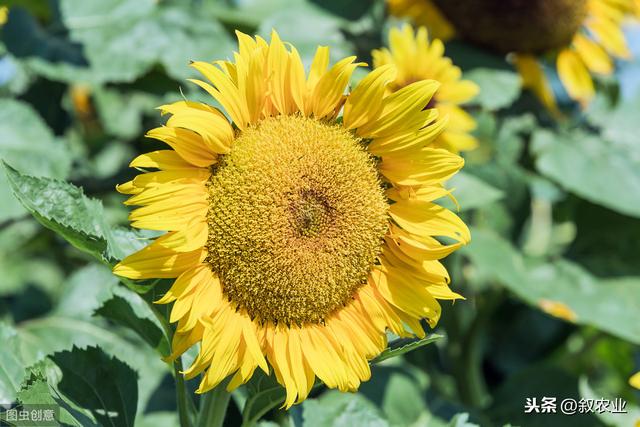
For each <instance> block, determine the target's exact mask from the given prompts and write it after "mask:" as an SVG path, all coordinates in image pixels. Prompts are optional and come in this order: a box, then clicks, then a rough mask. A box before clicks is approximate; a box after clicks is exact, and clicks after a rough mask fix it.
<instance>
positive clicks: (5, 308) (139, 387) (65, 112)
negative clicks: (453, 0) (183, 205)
mask: <svg viewBox="0 0 640 427" xmlns="http://www.w3.org/2000/svg"><path fill="white" fill-rule="evenodd" d="M8 6H10V13H9V17H8V21H7V22H6V23H5V24H4V26H3V27H2V28H1V30H0V31H1V33H2V37H1V42H0V158H2V159H3V160H4V161H5V162H6V163H7V164H8V165H10V166H11V167H13V168H15V170H13V169H11V168H7V174H6V175H5V173H4V171H3V172H2V173H0V272H1V273H0V342H1V343H2V344H1V346H0V403H10V402H14V401H19V402H27V403H45V402H46V403H53V402H55V403H57V404H59V405H61V406H62V407H63V410H62V415H63V421H64V422H65V423H66V424H69V425H118V426H119V425H126V426H128V425H135V426H175V425H178V418H177V417H178V416H177V413H176V385H175V381H174V379H173V374H174V372H173V370H172V369H171V367H170V366H168V365H166V364H165V363H163V362H162V360H161V359H160V357H159V355H158V353H160V354H166V351H167V348H168V344H167V339H166V335H167V333H168V332H167V331H166V330H165V329H163V328H166V325H163V324H162V323H160V322H159V321H158V320H157V318H156V316H154V313H152V312H151V310H150V308H149V306H148V305H147V304H146V303H145V300H147V301H148V300H151V299H153V298H154V296H155V295H154V294H156V293H160V292H162V287H163V286H166V285H165V284H164V283H160V284H158V285H157V286H155V287H153V288H152V287H151V286H148V285H149V284H146V285H145V284H143V285H134V284H132V283H126V284H125V285H126V286H123V285H122V284H118V280H117V279H116V278H115V277H114V276H113V275H111V273H110V271H109V268H108V266H109V265H110V264H111V263H112V262H113V261H114V260H117V259H120V258H121V257H122V256H123V255H124V254H126V253H129V252H131V251H133V250H134V249H135V248H139V247H140V246H143V245H144V244H145V240H144V238H145V237H150V235H149V234H144V233H135V232H133V231H131V230H129V229H128V228H127V225H126V224H127V221H126V219H127V210H126V209H125V207H124V206H123V205H122V201H123V198H122V197H121V196H120V195H119V194H117V193H116V192H115V191H114V186H115V185H116V184H117V183H122V182H124V181H127V180H129V179H131V177H132V176H133V173H134V172H133V171H132V170H130V169H129V168H128V167H127V164H128V162H129V161H130V159H132V158H133V157H134V156H135V155H136V153H141V152H146V151H151V150H153V149H158V148H159V147H160V146H159V145H158V144H157V143H155V142H153V141H151V140H146V139H144V138H143V134H144V132H145V130H147V129H150V128H152V127H154V126H157V125H158V124H159V123H160V120H161V119H160V117H159V114H158V112H157V111H156V110H154V108H155V107H156V106H158V105H161V104H163V103H166V102H169V101H173V100H177V99H180V98H182V97H183V96H184V97H187V98H189V99H198V100H203V101H206V102H211V100H210V99H207V98H206V97H205V96H204V95H203V93H201V92H200V91H198V90H196V88H195V86H194V85H191V84H189V83H187V82H185V79H186V78H188V77H190V76H191V73H192V71H191V69H190V68H189V67H187V64H188V61H189V60H190V59H202V60H212V59H214V58H226V57H229V56H230V55H231V52H232V51H233V49H234V48H235V41H234V38H233V30H234V29H240V30H242V31H245V32H248V33H251V34H253V33H257V34H261V35H263V36H268V34H269V32H270V30H271V29H272V28H276V29H277V30H278V31H279V33H280V35H281V37H282V38H283V39H284V40H287V41H290V42H292V43H294V44H295V45H296V46H297V47H298V48H299V49H300V51H301V54H302V56H303V58H304V59H306V60H308V59H309V58H310V57H311V55H312V54H313V53H314V51H315V48H316V46H317V45H318V44H322V45H329V46H331V48H332V58H333V59H334V60H335V59H337V58H340V57H343V56H345V55H350V54H354V53H355V54H357V55H358V56H359V57H360V58H361V59H363V60H365V61H368V62H370V50H371V49H372V48H376V47H379V46H381V45H383V44H384V43H385V40H386V33H387V31H388V29H389V27H390V26H391V25H395V24H397V22H396V21H394V20H393V19H388V18H387V17H386V15H385V10H384V4H383V3H382V2H380V1H373V0H370V1H367V0H359V1H339V0H327V1H321V0H294V1H285V0H235V1H233V0H228V1H215V0H208V1H207V0H201V1H197V0H194V1H178V0H173V1H170V0H162V1H156V0H100V1H86V0H50V1H44V0H18V1H13V2H8ZM627 30H628V34H629V37H630V38H631V40H632V49H633V50H635V53H636V58H638V57H640V29H639V28H638V27H637V26H636V27H632V26H631V27H629V28H628V29H627ZM447 53H448V55H449V56H450V57H452V58H453V60H454V63H456V64H458V65H460V66H462V67H463V69H464V72H465V76H466V77H467V78H469V79H472V80H474V81H476V82H477V83H478V84H479V85H480V86H481V89H482V92H481V95H480V96H479V97H478V98H477V99H476V100H475V101H474V102H472V103H470V104H469V106H468V108H469V110H470V111H471V112H472V114H473V115H474V116H475V117H476V119H477V120H478V123H479V128H478V130H477V132H476V135H477V136H478V137H479V138H480V140H481V145H480V148H479V149H477V150H476V151H474V152H471V153H468V154H467V155H466V156H465V157H466V167H465V169H464V172H463V173H462V174H460V175H459V176H458V177H456V178H455V179H454V180H453V182H452V183H451V184H450V185H451V186H452V187H455V188H456V191H455V193H454V194H455V195H456V197H457V198H458V200H459V203H460V209H461V215H462V216H463V217H464V218H465V220H466V221H467V222H468V223H469V224H470V225H471V226H472V235H473V241H472V244H471V245H470V246H468V247H466V248H465V249H464V250H462V251H460V253H458V254H454V255H452V256H450V257H449V259H448V260H447V265H448V267H449V269H450V271H451V273H452V283H453V288H454V289H455V290H456V291H458V292H460V293H462V294H463V295H465V296H466V298H467V299H466V301H462V302H458V303H456V304H455V307H450V306H445V308H444V312H445V313H444V318H443V319H442V321H441V323H440V325H439V326H438V329H437V331H436V332H437V333H439V334H441V335H443V336H444V338H441V339H438V340H436V341H435V343H434V344H432V345H428V346H425V347H422V348H420V349H418V350H415V351H413V352H411V353H407V354H405V355H404V356H402V357H399V358H394V359H389V360H387V361H385V362H384V363H381V364H378V365H376V366H375V367H374V375H373V379H372V380H371V381H370V382H369V383H366V384H364V385H363V387H362V389H361V391H360V392H359V393H358V394H339V393H337V392H325V391H322V390H319V391H317V392H315V393H314V395H313V398H312V399H309V400H307V401H306V402H304V403H303V404H302V405H299V406H297V407H294V408H293V409H292V410H291V411H289V413H283V412H280V411H278V410H277V409H270V408H272V407H273V406H274V405H273V404H270V402H271V401H272V400H274V399H275V400H276V403H277V398H278V397H277V396H278V391H277V390H275V391H274V390H271V389H269V388H265V387H266V385H265V384H263V383H262V382H256V383H253V384H251V386H250V387H247V388H245V389H243V390H242V391H240V392H238V393H236V394H234V396H233V403H232V404H231V406H230V410H229V413H228V415H227V424H228V425H239V424H240V423H241V422H242V415H241V414H242V412H243V411H244V415H245V420H247V419H248V418H251V417H253V418H255V419H257V418H259V417H260V415H261V414H262V413H263V412H265V414H264V417H263V420H262V421H261V425H263V426H266V425H275V424H280V425H292V423H293V424H295V425H302V426H304V427H316V426H354V425H355V426H357V425H372V426H387V425H392V426H427V425H428V426H458V427H461V426H470V425H482V426H491V425H497V426H501V425H505V424H511V425H522V426H538V425H546V426H551V425H552V426H556V425H557V426H573V425H575V426H605V425H607V426H609V425H610V426H633V425H638V424H637V423H638V422H639V420H640V406H639V394H638V391H637V390H634V389H633V388H631V387H630V385H629V384H628V378H629V377H630V376H631V375H632V374H633V373H634V372H637V371H638V370H640V350H639V347H638V345H639V344H640V262H639V261H640V258H639V254H640V141H639V140H638V135H639V134H640V120H639V118H640V61H639V60H638V59H636V60H635V61H630V62H626V63H621V64H619V71H618V73H617V74H616V75H615V76H614V77H611V78H601V79H599V81H598V86H599V94H598V97H597V99H596V101H595V102H594V103H593V104H592V105H591V106H590V107H589V108H588V109H587V110H586V111H580V110H579V109H578V108H577V107H576V106H575V105H573V104H571V103H570V102H569V100H568V99H567V98H566V96H564V95H563V94H562V93H560V91H561V88H560V86H559V85H557V84H556V85H555V86H556V89H557V91H558V92H559V97H560V102H561V104H562V107H563V109H564V111H565V113H566V119H565V120H563V121H560V122H557V121H554V120H552V119H551V118H550V117H549V116H548V115H547V113H546V112H545V111H544V110H542V109H541V107H540V106H539V105H538V103H537V102H536V101H535V99H533V98H532V97H531V95H530V94H528V93H523V92H522V91H521V87H520V80H519V78H518V76H517V75H516V74H515V73H514V71H513V69H512V67H511V66H510V65H509V63H508V62H506V61H505V59H504V58H502V57H498V56H493V55H491V54H490V53H487V52H484V51H480V50H477V49H475V48H473V47H471V46H468V45H465V44H463V43H460V42H452V43H449V44H448V45H447ZM550 72H551V71H550ZM17 171H19V172H17ZM23 174H26V175H33V176H36V177H38V178H30V177H28V176H25V175H23ZM67 182H68V183H70V184H68V183H67ZM80 188H81V189H82V190H80ZM83 194H84V195H83ZM85 196H86V197H85ZM90 198H91V199H90ZM32 214H33V216H32ZM34 217H35V219H34ZM41 224H44V225H45V226H46V227H47V228H45V227H43V226H42V225H41ZM68 242H71V245H70V244H69V243H68ZM149 289H152V290H151V291H149V292H147V293H144V292H143V291H147V290H149ZM161 309H162V307H160V308H158V310H161ZM155 314H157V313H155ZM83 349H84V350H83ZM189 357H191V358H192V357H193V354H190V355H188V357H187V358H186V359H189ZM184 362H185V363H189V360H184ZM187 387H188V388H189V389H190V390H193V389H195V384H192V383H191V382H189V383H188V384H187ZM256 393H257V394H256ZM260 393H262V394H260ZM270 393H271V394H270ZM256 396H257V397H256ZM542 396H554V397H557V398H558V399H562V398H565V397H571V398H574V399H580V398H581V397H585V398H588V397H604V398H616V397H621V398H623V399H625V400H627V401H628V404H627V408H626V409H627V410H628V414H626V415H613V416H612V415H607V414H602V415H594V414H591V415H585V416H573V417H567V416H562V415H560V414H558V415H550V414H544V415H535V416H532V415H528V414H527V415H525V414H524V413H523V407H524V402H525V398H526V397H537V398H538V399H539V398H541V397H542ZM193 397H194V398H196V397H195V396H193ZM188 398H189V399H191V393H189V396H188ZM247 402H249V403H250V404H249V405H247ZM271 403H272V402H271ZM194 405H197V401H195V402H194ZM101 409H107V410H113V411H117V412H118V413H119V414H121V415H122V416H120V417H118V418H117V419H115V420H114V419H112V418H109V417H107V416H106V415H104V411H101ZM274 423H275V424H274Z"/></svg>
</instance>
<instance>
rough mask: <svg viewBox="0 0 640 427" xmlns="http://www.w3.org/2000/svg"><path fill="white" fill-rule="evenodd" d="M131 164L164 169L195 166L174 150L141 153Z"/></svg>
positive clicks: (134, 166) (136, 166) (132, 165)
mask: <svg viewBox="0 0 640 427" xmlns="http://www.w3.org/2000/svg"><path fill="white" fill-rule="evenodd" d="M129 166H131V167H132V168H156V169H162V170H172V169H192V168H193V165H192V164H191V163H189V162H187V161H185V160H184V159H183V158H182V157H180V155H179V154H178V153H177V152H175V151H173V150H158V151H152V152H150V153H146V154H141V155H140V156H138V157H136V158H135V159H133V161H132V162H131V163H129Z"/></svg>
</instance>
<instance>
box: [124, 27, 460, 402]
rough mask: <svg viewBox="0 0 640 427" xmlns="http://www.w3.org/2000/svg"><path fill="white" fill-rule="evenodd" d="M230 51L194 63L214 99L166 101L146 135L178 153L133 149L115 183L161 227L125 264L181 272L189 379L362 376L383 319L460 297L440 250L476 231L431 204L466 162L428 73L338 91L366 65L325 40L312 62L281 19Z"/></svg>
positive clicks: (209, 384)
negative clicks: (286, 38)
mask: <svg viewBox="0 0 640 427" xmlns="http://www.w3.org/2000/svg"><path fill="white" fill-rule="evenodd" d="M237 36H238V41H239V49H238V52H237V53H235V54H234V60H233V61H216V62H213V63H208V62H193V63H192V64H191V65H192V66H193V67H194V68H195V69H196V70H198V71H199V72H200V73H201V74H202V75H203V76H204V77H205V79H206V81H203V80H191V81H192V82H193V83H195V84H196V85H198V86H200V87H201V88H203V89H204V90H205V91H207V92H208V93H209V94H210V95H211V96H212V97H213V98H214V99H215V100H216V101H217V102H218V104H219V105H221V106H222V108H223V109H224V112H225V113H226V115H225V114H224V113H223V112H222V111H221V110H219V109H217V108H215V107H212V106H209V105H207V104H202V103H196V102H189V101H179V102H175V103H173V104H169V105H163V106H162V107H160V110H161V111H162V112H163V113H164V114H168V115H170V117H169V118H168V120H167V122H166V125H164V126H162V127H159V128H156V129H153V130H151V131H149V132H148V136H149V137H151V138H155V139H158V140H160V141H162V142H164V143H166V144H167V145H169V146H170V147H171V148H172V150H160V151H154V152H151V153H148V154H143V155H141V156H139V157H137V158H136V159H134V160H133V162H132V163H131V166H132V167H136V168H145V170H146V169H157V171H146V172H145V173H143V174H141V175H138V176H137V177H136V178H135V179H133V180H132V181H130V182H127V183H125V184H122V185H121V186H119V187H118V190H119V191H120V192H122V193H124V194H129V195H131V197H130V198H129V199H128V200H127V202H125V203H126V204H127V205H137V206H140V207H139V208H137V209H135V210H134V211H133V212H132V213H131V215H130V220H131V221H132V225H133V226H135V227H139V228H145V229H151V230H162V231H167V233H166V234H164V235H162V236H161V237H159V238H157V239H156V240H155V241H153V242H152V243H151V244H150V245H149V246H147V247H146V248H144V249H142V250H141V251H139V252H137V253H134V254H133V255H131V256H129V257H127V258H125V259H124V260H123V261H122V262H120V263H119V264H118V265H116V266H115V268H114V272H115V274H117V275H119V276H122V277H128V278H131V279H149V278H175V279H176V280H175V282H174V284H173V286H172V287H171V289H170V290H169V291H168V292H167V293H166V294H165V295H164V296H163V297H162V298H161V299H160V300H159V301H157V302H158V303H160V304H168V303H172V302H173V307H172V309H171V314H170V321H171V322H177V326H176V333H175V335H174V338H173V343H172V350H173V351H172V354H171V356H170V358H169V359H175V358H177V357H179V355H181V354H182V353H184V352H185V351H186V350H187V349H189V348H190V347H191V346H193V345H195V344H196V343H200V349H199V354H198V356H197V358H196V359H195V361H194V362H193V364H192V365H191V366H190V367H189V368H188V369H187V370H186V371H185V372H184V374H185V375H186V377H187V378H193V377H196V376H198V375H200V374H202V380H201V383H200V386H199V388H198V392H200V393H203V392H206V391H208V390H210V389H212V388H213V387H215V386H216V385H217V384H219V383H220V382H221V381H222V380H224V379H225V378H226V377H228V376H232V377H231V379H230V382H229V384H228V386H227V388H228V389H229V390H232V389H234V388H235V387H237V386H238V385H240V384H243V383H245V382H246V381H248V380H249V379H250V378H251V376H252V375H253V373H254V371H255V370H256V368H260V369H262V370H263V371H264V372H265V373H268V372H270V370H271V369H272V372H273V373H274V374H275V377H276V379H277V381H278V382H279V383H280V384H282V385H283V386H284V387H285V389H286V401H285V406H286V407H290V406H291V405H293V404H294V403H298V402H301V401H302V400H304V399H305V397H306V396H307V395H308V394H309V392H310V390H311V388H312V386H313V384H314V382H315V379H316V377H317V378H319V379H320V380H322V381H323V382H324V384H326V385H327V386H328V387H331V388H338V389H340V390H343V391H347V390H355V389H356V388H357V387H358V386H359V384H360V383H361V382H362V381H365V380H367V379H368V378H369V377H370V374H371V373H370V369H369V364H368V360H370V359H371V358H373V357H375V356H376V355H378V354H379V353H380V352H381V351H383V350H384V349H385V348H386V345H387V338H386V331H391V332H393V333H395V334H397V335H399V336H403V337H404V336H414V335H415V336H418V337H424V336H425V332H424V330H423V326H422V325H421V322H420V320H421V319H426V321H427V323H428V324H429V325H430V326H432V327H433V326H434V325H435V324H436V322H437V321H438V318H439V316H440V312H441V309H440V305H439V303H438V302H437V300H436V299H444V300H455V299H457V298H461V297H460V295H458V294H456V293H454V292H452V291H451V290H450V289H449V286H448V283H449V276H448V274H447V271H446V270H445V268H444V267H443V266H442V265H441V264H440V262H439V261H438V260H439V259H441V258H442V257H444V256H446V255H447V254H449V253H451V252H452V251H454V250H455V249H457V248H458V247H460V246H461V245H462V244H465V243H467V242H468V241H469V238H470V236H469V230H468V229H467V227H466V226H465V224H464V223H463V222H462V221H461V220H460V219H459V218H458V217H457V216H456V215H455V214H453V213H452V212H450V211H448V210H446V209H444V208H442V207H440V206H439V205H437V204H435V203H434V202H433V201H434V200H436V199H438V198H440V197H443V196H445V195H447V194H448V191H447V190H445V189H444V188H443V186H442V182H443V181H444V180H446V179H448V178H449V177H451V176H452V175H453V174H455V173H456V172H457V171H458V170H459V169H460V168H461V167H462V164H463V161H462V159H461V158H460V157H458V156H457V155H455V154H452V153H450V152H448V151H447V150H444V149H440V148H433V147H431V143H432V142H433V141H434V140H435V138H436V137H437V136H438V135H439V134H440V132H441V131H442V129H443V127H444V125H445V122H446V120H442V119H439V118H438V112H437V110H435V109H425V108H424V107H425V105H427V104H428V103H429V101H430V99H431V98H432V96H433V95H434V93H435V91H436V90H437V89H438V86H439V84H438V83H437V82H435V81H432V80H426V81H418V82H415V83H412V84H410V85H408V86H406V87H404V88H402V89H400V90H398V91H397V92H395V93H393V94H388V93H387V84H388V83H389V82H392V81H394V79H395V77H396V70H395V67H394V66H393V65H387V66H383V67H380V68H378V69H376V70H375V71H373V72H371V73H369V74H368V75H367V76H366V77H365V78H363V79H362V80H361V81H360V83H359V84H358V85H357V87H355V89H354V90H353V91H352V92H351V93H349V94H348V95H346V96H345V94H344V93H345V89H346V87H347V85H348V84H349V80H350V77H351V74H352V72H353V71H354V70H355V69H356V67H358V66H362V65H363V64H361V63H356V62H354V61H355V57H348V58H345V59H342V60H341V61H339V62H337V63H336V64H335V65H333V66H331V67H329V50H328V48H326V47H319V48H318V49H317V51H316V54H315V57H314V60H313V62H312V64H311V68H310V71H309V73H308V74H306V73H305V70H304V67H303V65H302V62H301V60H300V56H299V54H298V52H297V50H296V49H295V48H294V47H293V46H291V45H290V44H285V43H283V42H282V41H281V40H280V38H279V37H278V35H277V33H275V32H274V33H273V34H272V36H271V42H270V43H267V42H266V41H265V40H264V39H262V38H260V37H256V38H252V37H250V36H247V35H245V34H242V33H239V32H238V33H237Z"/></svg>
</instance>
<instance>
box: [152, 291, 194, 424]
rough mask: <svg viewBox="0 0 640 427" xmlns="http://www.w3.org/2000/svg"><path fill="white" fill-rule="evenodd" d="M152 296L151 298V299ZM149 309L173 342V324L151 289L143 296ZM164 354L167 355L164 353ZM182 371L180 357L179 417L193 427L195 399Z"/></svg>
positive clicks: (177, 364) (175, 370)
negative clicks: (190, 394) (157, 303)
mask: <svg viewBox="0 0 640 427" xmlns="http://www.w3.org/2000/svg"><path fill="white" fill-rule="evenodd" d="M150 298H151V299H150ZM143 299H144V300H145V302H146V303H147V305H148V306H149V309H150V310H151V311H152V312H153V314H154V315H155V316H156V318H157V319H158V321H159V322H160V325H161V326H162V329H163V331H164V335H165V338H166V339H167V342H168V343H171V337H172V336H173V330H172V329H171V325H170V324H169V322H168V321H167V315H166V313H162V312H161V311H160V310H158V307H157V306H156V305H155V304H153V302H152V301H153V299H155V295H154V292H153V291H151V292H149V293H147V294H146V295H145V297H144V298H143ZM162 356H166V354H163V355H162ZM181 371H182V358H181V357H178V358H177V359H176V360H175V362H174V363H173V374H174V377H175V381H176V402H177V405H178V418H179V419H180V427H191V426H192V422H191V421H192V419H193V416H194V414H195V412H196V409H195V406H194V404H193V400H192V399H191V397H190V396H189V392H188V390H187V385H186V383H185V381H184V376H183V375H182V374H181Z"/></svg>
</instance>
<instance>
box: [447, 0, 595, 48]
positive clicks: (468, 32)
mask: <svg viewBox="0 0 640 427" xmlns="http://www.w3.org/2000/svg"><path fill="white" fill-rule="evenodd" d="M435 1H436V4H437V5H438V7H439V8H440V10H442V12H443V13H444V14H445V15H446V17H447V18H448V19H449V20H450V21H451V22H452V23H453V25H454V26H455V27H456V30H457V31H459V32H460V33H461V34H462V36H463V37H465V38H466V39H468V40H471V41H473V42H475V43H478V44H480V45H483V46H486V47H488V48H491V49H494V50H498V51H500V52H527V53H541V52H545V51H548V50H553V49H559V48H562V47H565V46H567V45H568V44H569V43H570V42H571V39H572V38H573V36H574V35H575V34H576V32H577V31H578V30H579V29H580V26H581V25H582V23H583V22H584V19H585V17H586V15H587V0H458V1H451V0H435Z"/></svg>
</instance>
